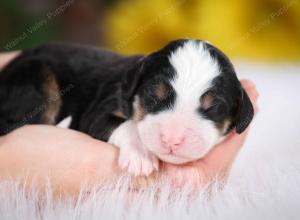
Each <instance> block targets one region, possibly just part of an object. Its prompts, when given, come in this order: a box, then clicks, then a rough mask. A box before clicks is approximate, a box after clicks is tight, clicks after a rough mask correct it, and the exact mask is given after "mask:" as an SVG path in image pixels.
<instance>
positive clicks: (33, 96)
mask: <svg viewBox="0 0 300 220" xmlns="http://www.w3.org/2000/svg"><path fill="white" fill-rule="evenodd" d="M67 116H72V122H71V125H70V127H71V128H72V129H76V130H80V131H83V132H85V133H87V134H90V135H91V136H93V137H95V138H97V139H100V140H104V141H108V142H109V143H112V144H114V145H116V146H118V147H120V156H119V165H120V166H121V168H123V169H126V170H127V171H128V172H130V173H132V174H135V175H149V174H150V173H152V172H153V171H154V170H157V169H158V158H159V159H161V160H163V161H166V162H170V163H175V164H180V163H186V162H189V161H193V160H196V159H199V158H201V157H203V156H204V155H205V154H206V153H207V152H208V151H209V150H210V149H211V148H212V147H213V146H214V145H215V144H217V143H218V142H220V141H221V140H222V138H223V137H224V136H225V135H226V134H227V133H228V132H229V131H231V130H232V129H233V128H235V129H236V130H237V132H238V133H241V132H243V131H244V130H245V129H246V127H247V126H248V125H249V123H250V121H251V120H252V117H253V107H252V105H251V102H250V100H249V97H248V96H247V94H246V92H245V91H244V90H243V88H242V87H241V84H240V82H239V81H238V79H237V76H236V74H235V71H234V68H233V66H232V64H231V62H230V61H229V59H228V58H227V57H226V56H225V55H224V54H223V53H222V52H221V51H220V50H218V49H217V48H216V47H214V46H212V45H211V44H209V43H207V42H205V41H200V40H190V39H180V40H175V41H172V42H170V43H169V44H168V45H166V46H165V47H164V48H162V49H160V50H158V51H156V52H154V53H152V54H150V55H145V56H142V55H138V56H121V55H118V54H115V53H113V52H110V51H107V50H102V49H96V48H90V47H81V46H75V45H66V44H44V45H41V46H38V47H36V48H32V49H28V50H25V51H23V52H22V53H21V54H20V55H19V56H18V57H17V58H16V59H15V60H13V61H12V62H11V63H10V64H8V65H7V66H6V67H5V68H4V70H2V71H1V73H0V134H1V135H3V134H5V133H8V132H9V131H11V130H13V129H15V128H17V127H20V126H22V125H24V124H41V123H42V124H56V123H58V122H59V121H61V120H62V119H63V118H65V117H67Z"/></svg>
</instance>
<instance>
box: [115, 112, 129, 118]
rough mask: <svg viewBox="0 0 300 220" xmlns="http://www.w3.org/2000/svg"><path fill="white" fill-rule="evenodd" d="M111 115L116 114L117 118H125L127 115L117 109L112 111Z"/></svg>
mask: <svg viewBox="0 0 300 220" xmlns="http://www.w3.org/2000/svg"><path fill="white" fill-rule="evenodd" d="M113 115H115V116H117V117H119V118H124V119H127V117H126V116H125V115H124V113H123V112H121V111H119V110H117V111H114V112H113Z"/></svg>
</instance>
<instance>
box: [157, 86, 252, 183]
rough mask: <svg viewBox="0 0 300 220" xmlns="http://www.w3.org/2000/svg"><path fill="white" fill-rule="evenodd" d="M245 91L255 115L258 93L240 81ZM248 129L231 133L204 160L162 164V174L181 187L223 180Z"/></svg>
mask: <svg viewBox="0 0 300 220" xmlns="http://www.w3.org/2000/svg"><path fill="white" fill-rule="evenodd" d="M241 83H242V86H243V87H244V89H245V90H246V92H247V94H248V96H249V98H250V99H251V102H252V104H253V106H254V111H255V113H257V110H258V108H257V105H256V102H257V99H258V92H257V91H256V88H255V85H254V84H253V83H252V82H251V81H249V80H241ZM248 132H249V128H248V129H246V130H245V131H244V132H243V133H242V134H240V135H239V134H237V133H236V132H235V131H232V132H231V133H230V134H229V135H228V136H227V137H226V138H225V139H224V140H223V141H222V142H221V143H219V144H217V145H216V146H215V147H214V148H213V149H212V150H211V151H210V152H209V153H208V154H207V155H206V156H205V157H204V158H202V159H200V160H198V161H196V162H192V163H188V164H185V165H180V166H178V165H172V164H167V163H163V172H164V174H165V175H166V177H167V178H168V179H170V180H171V182H172V184H173V185H175V186H177V187H181V186H182V185H184V184H185V183H189V184H192V185H193V186H194V187H195V188H199V187H201V186H203V185H205V184H208V183H210V182H211V181H212V180H213V179H215V178H218V180H225V179H226V177H227V175H228V174H229V171H230V168H231V165H232V163H233V162H234V160H235V158H236V156H237V154H238V152H239V150H240V148H241V147H242V145H243V144H244V142H245V140H246V138H247V135H248Z"/></svg>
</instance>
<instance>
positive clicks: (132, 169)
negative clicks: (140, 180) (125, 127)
mask: <svg viewBox="0 0 300 220" xmlns="http://www.w3.org/2000/svg"><path fill="white" fill-rule="evenodd" d="M119 166H120V167H121V169H122V170H126V171H127V172H128V173H130V174H132V175H134V176H149V175H150V174H151V173H152V172H153V171H155V170H158V166H159V162H158V159H157V157H156V156H155V155H153V154H152V153H150V152H142V151H141V150H138V149H134V148H131V149H126V148H125V149H121V150H120V156H119Z"/></svg>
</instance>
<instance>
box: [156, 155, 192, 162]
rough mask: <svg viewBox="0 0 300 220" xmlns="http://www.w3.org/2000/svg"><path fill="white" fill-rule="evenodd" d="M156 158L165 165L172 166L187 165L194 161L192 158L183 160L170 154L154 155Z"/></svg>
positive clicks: (183, 158)
mask: <svg viewBox="0 0 300 220" xmlns="http://www.w3.org/2000/svg"><path fill="white" fill-rule="evenodd" d="M156 156H157V157H158V158H159V159H160V160H162V161H164V162H167V163H172V164H184V163H188V162H191V161H193V160H195V159H193V158H185V157H180V156H177V155H172V154H156Z"/></svg>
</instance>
